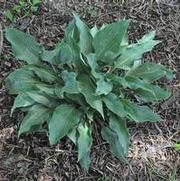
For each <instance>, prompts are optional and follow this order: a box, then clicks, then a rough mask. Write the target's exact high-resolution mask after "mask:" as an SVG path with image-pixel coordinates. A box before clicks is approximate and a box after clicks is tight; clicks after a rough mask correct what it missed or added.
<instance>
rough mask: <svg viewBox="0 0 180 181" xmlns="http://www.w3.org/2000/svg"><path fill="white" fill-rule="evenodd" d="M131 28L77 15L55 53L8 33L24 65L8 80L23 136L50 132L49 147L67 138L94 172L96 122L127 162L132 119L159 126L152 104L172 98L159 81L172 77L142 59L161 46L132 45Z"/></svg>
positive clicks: (149, 38)
mask: <svg viewBox="0 0 180 181" xmlns="http://www.w3.org/2000/svg"><path fill="white" fill-rule="evenodd" d="M127 28H128V21H127V20H122V21H118V22H116V23H112V24H106V25H103V26H102V27H100V28H98V27H97V26H94V27H93V28H91V29H90V28H89V27H88V26H87V25H86V24H85V23H84V22H83V21H81V20H80V18H79V17H78V15H76V14H74V18H73V20H72V21H71V22H70V24H69V25H68V27H67V28H66V31H65V35H64V38H63V39H62V40H61V41H60V42H59V43H58V44H57V45H56V47H55V48H54V49H53V50H45V49H44V48H43V47H42V46H41V45H40V44H39V43H37V42H36V41H35V39H34V38H33V37H32V36H30V35H27V34H24V33H23V32H21V31H18V30H15V29H11V28H7V29H6V38H7V40H8V41H9V42H10V43H11V45H12V49H13V52H14V55H15V57H16V59H17V60H19V61H24V62H25V65H24V66H23V67H22V68H19V69H17V70H15V71H14V72H12V73H11V74H10V75H9V76H8V77H7V78H6V86H7V88H8V89H9V92H10V94H15V95H17V97H16V98H15V101H14V105H13V107H12V110H11V114H12V113H13V111H14V110H15V109H16V108H18V109H21V110H22V111H23V112H25V117H24V119H23V121H22V122H21V125H20V128H19V136H20V135H22V134H26V133H29V132H35V131H36V132H38V131H45V132H46V133H47V135H48V137H49V142H50V145H54V144H57V143H58V142H59V140H60V139H62V138H64V137H66V136H67V137H68V138H69V139H70V140H72V141H73V143H74V144H75V145H76V146H77V148H78V161H79V163H80V165H81V167H82V168H84V169H85V170H88V168H89V166H90V151H91V147H92V143H93V138H92V132H93V131H94V130H93V125H94V124H95V122H96V123H97V124H99V126H100V128H101V135H102V138H103V139H104V140H105V141H106V142H107V143H109V146H110V150H111V152H112V153H113V154H114V155H115V156H116V157H117V158H119V159H121V160H124V161H125V160H126V155H127V153H128V146H129V133H128V128H127V121H135V122H137V123H139V122H145V121H151V122H155V121H160V120H161V118H160V116H158V115H157V114H155V113H154V112H153V111H152V110H151V109H150V108H149V107H148V106H147V103H149V102H150V103H152V102H158V101H160V100H164V99H166V98H168V97H169V95H170V92H169V91H168V90H167V89H164V88H161V87H159V86H158V85H157V83H156V81H157V80H158V79H160V78H162V77H164V76H166V78H171V77H172V72H171V70H169V69H166V68H165V67H164V66H162V65H160V64H154V63H142V61H141V58H142V55H143V54H144V53H145V52H148V51H150V50H151V49H152V48H153V47H154V46H155V45H157V44H158V43H159V41H157V40H154V37H155V32H154V31H152V32H150V33H148V34H146V35H144V36H143V37H142V38H141V39H140V40H138V41H137V42H136V43H132V44H130V43H129V41H128V36H127ZM148 105H149V104H148ZM98 130H99V129H98Z"/></svg>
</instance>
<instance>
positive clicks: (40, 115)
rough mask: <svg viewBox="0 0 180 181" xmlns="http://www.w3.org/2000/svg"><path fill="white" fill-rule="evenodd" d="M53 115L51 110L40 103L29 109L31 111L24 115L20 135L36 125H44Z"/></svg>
mask: <svg viewBox="0 0 180 181" xmlns="http://www.w3.org/2000/svg"><path fill="white" fill-rule="evenodd" d="M50 116H51V110H49V109H48V108H46V107H43V106H40V105H34V106H32V107H31V108H30V109H29V112H28V113H27V115H26V116H25V117H24V119H23V121H22V123H21V126H20V129H19V133H18V134H19V136H20V135H21V134H22V133H27V132H29V131H31V130H32V129H33V127H34V126H38V125H42V124H43V123H44V122H46V121H48V120H49V118H50Z"/></svg>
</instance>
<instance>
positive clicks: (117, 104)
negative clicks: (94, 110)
mask: <svg viewBox="0 0 180 181" xmlns="http://www.w3.org/2000/svg"><path fill="white" fill-rule="evenodd" d="M103 101H104V103H105V104H106V106H107V108H108V109H109V110H110V111H112V112H113V113H115V114H116V115H118V116H120V117H125V116H126V114H127V113H126V110H125V109H124V105H123V102H122V100H121V98H118V97H117V96H116V95H115V94H114V93H109V94H108V95H107V96H104V98H103Z"/></svg>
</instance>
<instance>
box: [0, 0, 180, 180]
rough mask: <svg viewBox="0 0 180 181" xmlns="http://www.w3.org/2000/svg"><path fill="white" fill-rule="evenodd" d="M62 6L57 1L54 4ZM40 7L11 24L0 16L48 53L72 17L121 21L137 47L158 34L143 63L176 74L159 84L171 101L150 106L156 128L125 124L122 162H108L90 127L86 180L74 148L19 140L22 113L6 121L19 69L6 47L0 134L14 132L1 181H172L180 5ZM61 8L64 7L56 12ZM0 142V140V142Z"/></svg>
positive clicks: (0, 65)
mask: <svg viewBox="0 0 180 181" xmlns="http://www.w3.org/2000/svg"><path fill="white" fill-rule="evenodd" d="M59 2H60V1H59ZM12 3H13V1H8V2H2V1H0V11H2V12H3V11H5V10H6V9H8V8H9V7H10V6H11V4H12ZM57 7H58V6H56V5H52V6H51V5H42V7H41V9H40V11H38V13H37V14H36V15H31V16H29V17H17V18H16V19H15V20H14V21H13V22H8V21H6V20H5V19H4V18H3V17H2V18H1V20H2V21H1V23H2V26H3V28H4V27H5V25H6V26H7V25H10V26H14V27H16V28H18V29H21V30H24V31H27V32H30V34H32V35H34V36H35V37H36V39H37V40H38V41H39V42H40V43H41V44H43V45H44V46H45V47H46V48H49V49H51V48H52V47H53V46H54V45H55V43H57V42H58V41H59V39H61V38H62V37H63V34H64V29H65V27H66V26H67V24H68V22H69V21H70V20H71V18H72V14H71V13H72V11H73V10H74V11H76V12H78V13H79V14H80V15H81V17H82V18H83V19H84V20H85V21H86V22H87V23H88V24H89V25H90V26H91V25H93V24H94V23H96V24H97V25H100V24H103V23H107V22H113V21H116V20H118V19H122V18H127V19H130V20H131V23H130V28H129V34H130V40H131V41H135V40H136V39H138V38H139V37H141V36H142V35H144V34H145V33H146V32H148V31H149V30H156V31H157V39H159V40H161V41H162V43H161V44H159V45H158V46H157V47H156V48H155V49H154V50H153V51H152V52H151V53H149V54H147V55H146V56H145V57H144V58H145V60H146V61H151V62H157V63H162V64H164V65H166V66H167V67H170V68H172V69H173V70H174V74H175V77H174V79H173V81H172V82H167V81H164V80H161V84H162V85H163V84H168V85H169V86H170V88H171V90H172V96H171V98H170V99H169V100H167V101H164V102H162V103H161V104H156V105H154V109H155V111H156V112H158V113H159V114H160V115H161V116H162V117H163V119H164V122H161V123H156V124H150V123H146V124H134V123H130V124H129V128H130V133H131V146H130V150H129V156H128V162H129V163H128V164H124V163H121V162H120V161H119V160H118V159H116V158H115V157H113V156H112V154H111V153H110V152H109V149H108V146H107V145H106V144H105V143H104V142H103V140H102V139H101V137H100V135H99V130H98V127H97V126H96V125H94V129H95V134H94V138H95V140H94V145H95V146H94V147H93V149H92V154H91V155H92V167H91V170H90V172H89V173H88V174H85V173H83V172H82V171H81V169H80V167H79V165H78V164H77V152H76V148H75V147H74V145H73V144H72V143H71V142H69V141H67V140H66V139H64V140H62V141H61V142H60V143H59V144H58V145H57V146H55V147H50V146H49V145H48V141H47V137H46V135H42V134H33V135H29V136H26V137H24V138H21V139H18V138H17V128H18V126H19V123H20V121H21V120H22V117H23V115H22V114H21V113H20V112H16V113H15V114H14V115H13V117H12V118H10V117H9V115H10V108H11V106H12V101H13V97H12V96H10V95H8V93H7V90H6V89H5V86H4V84H3V80H4V78H5V77H6V76H7V75H8V74H9V73H10V72H11V71H13V70H14V69H15V68H17V67H19V66H20V63H19V62H16V61H15V60H14V58H13V54H12V52H11V49H10V46H9V45H8V44H7V42H6V41H5V42H4V45H3V52H2V56H1V61H0V73H1V74H0V81H1V86H0V130H1V131H0V132H2V131H3V130H4V129H8V128H13V130H14V132H13V133H12V134H11V136H10V137H9V138H7V137H4V138H3V144H0V146H1V148H0V149H1V151H0V153H1V155H2V159H1V160H0V176H1V175H3V177H4V179H1V178H2V177H0V180H5V179H7V180H13V181H14V180H18V181H19V180H40V181H41V180H45V181H46V180H47V181H50V180H63V181H66V180H68V181H70V180H77V181H80V180H83V181H86V180H92V181H93V180H96V181H97V180H99V181H100V180H112V181H116V180H117V181H121V180H140V181H141V180H142V181H144V180H147V181H148V180H150V181H151V180H152V181H154V180H156V181H160V180H161V181H162V180H165V181H166V180H173V179H174V180H178V179H180V178H179V177H178V176H179V175H180V168H179V165H180V160H179V152H178V151H175V149H174V144H175V143H176V142H178V141H179V139H180V132H179V130H180V122H179V118H180V102H179V101H180V99H179V94H180V89H179V87H180V86H179V83H180V24H179V19H180V6H179V3H178V1H140V0H139V1H138V0H137V1H133V2H132V1H123V3H122V1H121V2H120V1H83V2H80V1H70V0H68V1H62V6H59V7H58V8H57ZM62 7H63V8H62ZM1 143H2V142H1Z"/></svg>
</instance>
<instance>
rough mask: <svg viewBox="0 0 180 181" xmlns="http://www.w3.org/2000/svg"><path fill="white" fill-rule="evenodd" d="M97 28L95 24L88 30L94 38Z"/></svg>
mask: <svg viewBox="0 0 180 181" xmlns="http://www.w3.org/2000/svg"><path fill="white" fill-rule="evenodd" d="M98 31H99V30H98V28H97V26H96V25H95V26H94V27H93V28H91V30H90V33H91V36H92V37H93V38H94V37H95V36H96V34H97V33H98Z"/></svg>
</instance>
